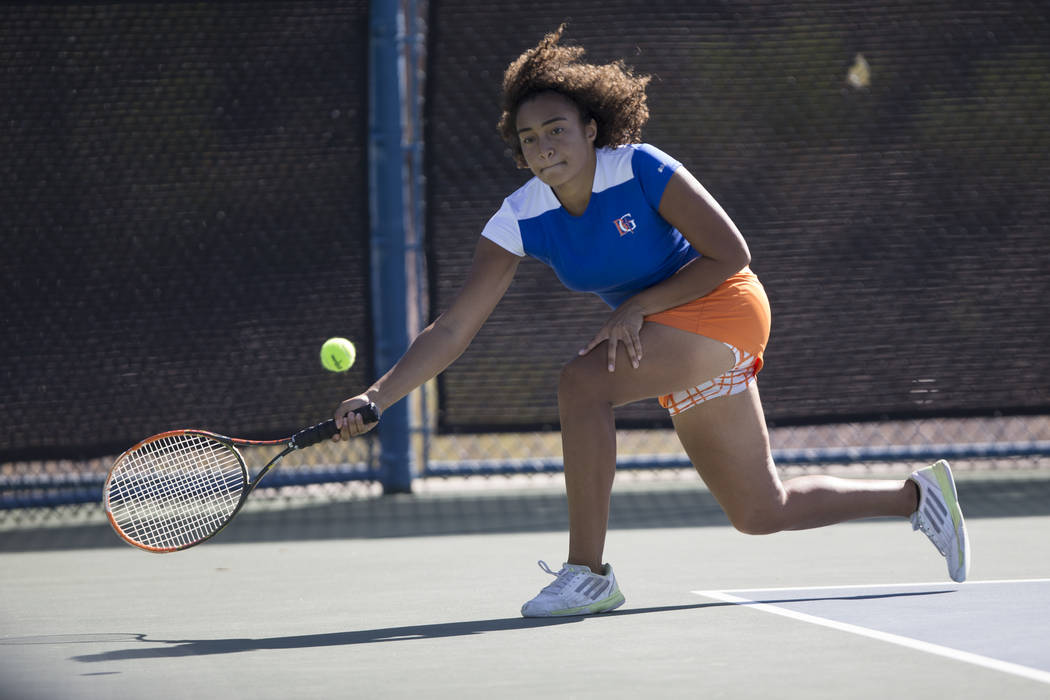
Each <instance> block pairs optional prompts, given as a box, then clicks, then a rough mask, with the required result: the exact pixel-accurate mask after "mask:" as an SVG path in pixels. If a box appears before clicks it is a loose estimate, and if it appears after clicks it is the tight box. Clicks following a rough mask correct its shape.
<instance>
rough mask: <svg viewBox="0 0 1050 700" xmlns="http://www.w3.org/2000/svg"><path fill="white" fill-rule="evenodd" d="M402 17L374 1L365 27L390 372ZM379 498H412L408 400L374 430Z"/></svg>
mask: <svg viewBox="0 0 1050 700" xmlns="http://www.w3.org/2000/svg"><path fill="white" fill-rule="evenodd" d="M404 21H405V18H404V15H403V14H402V13H401V10H400V7H399V2H397V1H396V0H372V3H371V17H370V20H369V80H368V83H369V95H368V140H369V144H368V189H369V219H370V241H371V258H372V281H371V287H372V318H373V336H374V339H375V347H374V351H375V366H376V371H377V372H378V373H379V374H382V373H384V372H386V371H387V370H388V369H390V368H391V367H392V366H393V365H394V364H395V363H396V362H397V360H398V359H399V358H400V357H401V355H402V354H403V353H404V351H405V349H406V348H407V347H408V342H409V337H408V306H407V302H408V299H407V281H408V280H407V272H406V261H407V256H406V253H407V250H406V249H407V246H406V242H407V239H408V236H409V234H410V232H409V229H408V226H406V218H405V213H406V204H408V202H406V201H405V191H406V187H405V184H406V176H407V175H408V172H407V170H406V167H405V160H404V156H403V153H402V134H403V131H404V126H405V124H404V121H403V110H402V107H403V103H404V99H405V96H404V94H403V92H402V90H403V86H404V85H405V81H404V77H405V76H404V70H405V68H404V66H403V63H402V61H401V56H400V53H401V47H402V46H403V43H404V40H405V26H404ZM377 430H378V431H379V443H380V457H379V464H380V471H381V474H382V481H383V491H384V493H407V492H409V491H411V490H412V460H411V426H410V412H409V402H408V401H407V400H405V401H400V402H399V403H397V404H395V405H393V406H391V407H389V408H388V409H387V410H386V411H385V412H384V413H383V418H382V421H381V422H380V425H379V428H378V429H377Z"/></svg>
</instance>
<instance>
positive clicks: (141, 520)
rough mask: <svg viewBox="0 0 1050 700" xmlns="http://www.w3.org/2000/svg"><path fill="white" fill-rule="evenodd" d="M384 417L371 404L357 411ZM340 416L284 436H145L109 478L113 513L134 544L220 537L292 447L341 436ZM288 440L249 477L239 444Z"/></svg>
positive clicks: (157, 548)
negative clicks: (338, 434)
mask: <svg viewBox="0 0 1050 700" xmlns="http://www.w3.org/2000/svg"><path fill="white" fill-rule="evenodd" d="M354 412H355V413H357V414H359V415H360V416H361V418H362V419H364V421H365V423H366V424H367V423H377V422H378V421H379V413H378V409H377V408H376V405H375V404H373V403H370V404H368V405H365V406H361V407H360V408H356V409H354ZM337 432H339V431H338V429H337V428H336V427H335V421H334V420H327V421H325V422H324V423H319V424H317V425H315V426H313V427H310V428H306V429H304V430H300V431H299V432H298V433H296V434H295V435H293V436H292V437H290V438H286V439H284V440H242V439H239V438H231V437H226V436H225V435H216V434H215V433H209V432H206V431H203V430H172V431H169V432H166V433H160V434H158V435H154V436H153V437H149V438H146V439H145V440H143V441H142V442H140V443H138V444H137V445H135V446H134V447H132V448H131V449H129V450H128V451H127V452H125V453H124V454H122V455H121V456H120V457H118V458H117V461H116V463H115V464H114V465H113V468H112V469H110V471H109V476H108V477H106V485H105V487H104V488H103V492H102V499H103V503H104V504H105V507H106V516H107V517H108V518H109V523H110V525H112V526H113V529H114V530H116V532H117V534H118V535H119V536H120V538H121V539H123V540H124V541H125V542H127V543H128V544H130V545H133V546H135V547H139V548H141V549H145V550H147V551H149V552H177V551H179V550H182V549H186V548H188V547H192V546H194V545H197V544H200V543H201V542H204V541H206V540H208V539H210V538H211V537H214V536H215V535H216V534H217V533H218V532H219V531H220V530H222V529H223V528H224V527H226V525H228V524H229V522H230V521H231V520H232V519H233V517H234V516H235V515H237V513H238V512H239V511H240V509H241V507H242V506H243V505H244V502H245V501H246V500H248V496H249V495H251V492H252V491H253V490H255V487H256V486H258V485H259V481H260V480H261V479H262V478H263V477H264V476H266V474H267V472H269V471H270V470H271V469H273V468H274V466H276V465H277V463H278V462H280V461H281V459H283V458H284V456H285V455H287V454H288V453H290V452H294V451H295V450H300V449H302V448H304V447H309V446H310V445H316V444H317V443H319V442H321V441H322V440H327V439H328V438H330V437H332V436H333V435H335V434H336V433H337ZM266 445H271V446H281V445H283V446H284V449H283V450H282V451H281V452H280V454H278V455H277V456H276V457H274V458H273V459H271V460H270V461H269V462H268V463H267V464H266V466H264V467H263V468H262V469H261V470H260V471H259V473H258V475H256V477H255V480H254V481H253V480H251V479H250V475H249V473H248V467H247V466H246V465H245V463H244V458H243V457H242V456H241V453H240V452H238V451H237V447H238V446H266Z"/></svg>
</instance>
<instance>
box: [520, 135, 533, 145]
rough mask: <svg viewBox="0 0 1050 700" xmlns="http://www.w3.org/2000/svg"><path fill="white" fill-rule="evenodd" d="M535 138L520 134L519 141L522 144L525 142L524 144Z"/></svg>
mask: <svg viewBox="0 0 1050 700" xmlns="http://www.w3.org/2000/svg"><path fill="white" fill-rule="evenodd" d="M535 140H536V137H535V136H522V137H521V142H522V144H525V145H527V144H530V143H532V142H533V141H535Z"/></svg>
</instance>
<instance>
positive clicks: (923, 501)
mask: <svg viewBox="0 0 1050 700" xmlns="http://www.w3.org/2000/svg"><path fill="white" fill-rule="evenodd" d="M910 478H911V480H912V481H914V482H915V484H916V485H917V486H918V487H919V509H918V510H916V511H915V513H913V514H912V516H911V526H912V529H913V530H922V532H923V533H924V534H925V535H926V536H927V537H929V538H930V541H931V542H933V546H935V547H936V548H937V551H938V552H940V553H941V554H942V555H944V558H945V559H947V560H948V575H949V576H951V577H952V580H953V581H958V582H959V583H962V582H963V581H965V580H966V575H967V574H968V573H969V571H970V539H969V537H968V536H967V534H966V524H965V523H964V522H963V514H962V509H961V508H960V507H959V494H958V492H956V490H955V479H954V478H952V470H951V468H950V467H949V466H948V463H947V462H946V461H944V460H943V459H942V460H940V461H939V462H937V463H936V464H934V465H933V466H929V467H926V468H925V469H920V470H919V471H917V472H915V473H914V474H912V475H911V477H910Z"/></svg>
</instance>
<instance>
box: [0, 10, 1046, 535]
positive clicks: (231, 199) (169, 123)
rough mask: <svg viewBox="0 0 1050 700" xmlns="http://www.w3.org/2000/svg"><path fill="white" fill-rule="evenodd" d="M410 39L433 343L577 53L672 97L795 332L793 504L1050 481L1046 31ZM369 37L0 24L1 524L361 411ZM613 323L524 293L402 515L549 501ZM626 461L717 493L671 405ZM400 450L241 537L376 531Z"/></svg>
mask: <svg viewBox="0 0 1050 700" xmlns="http://www.w3.org/2000/svg"><path fill="white" fill-rule="evenodd" d="M424 14H426V15H427V21H426V25H427V26H426V63H425V74H426V76H425V77H426V81H425V93H424V97H425V102H424V109H425V124H426V126H425V142H426V152H425V170H426V181H425V184H426V190H425V191H426V216H425V221H426V241H427V243H426V245H427V272H428V276H429V280H428V285H427V287H428V288H427V289H426V290H419V291H422V292H425V293H426V296H428V297H429V301H430V317H431V318H433V317H434V316H435V315H436V314H437V313H438V312H440V311H441V310H442V309H443V308H445V307H446V306H447V305H448V303H449V301H450V299H451V297H452V295H453V294H454V293H455V291H456V290H457V289H458V287H459V284H460V283H461V282H462V280H463V278H464V276H465V274H466V271H467V269H468V267H469V264H470V259H471V255H472V252H473V248H474V244H475V242H476V239H477V235H478V232H479V231H480V230H481V227H482V226H483V224H484V222H485V221H486V219H487V218H488V217H489V216H490V215H491V214H492V213H493V212H494V211H495V210H496V208H498V206H499V202H500V201H501V199H502V198H503V197H504V196H506V195H507V194H508V193H510V192H511V191H512V190H514V189H515V188H516V187H517V186H519V185H520V184H521V183H522V182H523V181H524V179H525V174H523V173H522V172H520V171H517V170H515V168H514V167H513V164H512V162H511V160H510V158H509V157H508V153H507V152H506V150H505V147H504V146H503V144H502V143H501V142H500V140H499V139H498V137H497V135H496V133H495V123H496V120H497V119H498V116H499V113H498V109H499V107H498V89H499V81H500V78H501V75H502V70H503V68H504V67H505V66H506V64H507V62H508V61H510V60H511V59H512V58H514V57H515V56H517V55H518V54H519V53H520V52H521V51H522V50H524V49H526V48H528V47H529V46H531V45H534V44H535V42H536V41H537V40H538V39H539V38H540V37H541V36H542V35H543V34H544V33H546V32H549V31H551V30H553V29H554V28H555V27H557V26H558V24H560V23H561V22H563V21H566V20H568V21H569V29H568V32H567V34H566V41H567V42H569V43H579V44H581V45H583V46H585V47H586V48H587V50H588V55H589V57H590V58H591V59H593V60H596V61H610V60H615V59H618V58H624V59H625V60H626V62H627V63H628V64H630V65H632V66H634V67H635V69H636V70H637V71H638V72H642V73H648V74H651V75H652V76H653V80H652V83H651V85H650V91H649V94H650V107H651V111H652V115H653V116H652V119H651V122H650V124H649V126H648V128H647V130H646V132H645V134H644V138H645V140H646V141H648V142H651V143H653V144H655V145H657V146H658V147H660V148H662V149H664V150H666V151H668V152H669V153H671V154H673V155H674V156H676V157H677V158H679V159H680V160H682V161H683V162H684V163H685V164H686V166H687V167H688V168H689V169H690V170H691V171H692V172H693V173H694V174H696V175H697V176H698V178H699V179H700V180H701V181H702V182H704V184H705V185H706V186H707V187H708V189H710V190H711V191H712V192H713V193H714V194H715V195H716V197H717V198H718V199H719V200H720V202H721V203H722V204H723V205H724V206H725V208H726V209H727V210H728V211H729V213H730V214H731V216H733V218H734V220H735V221H736V222H737V224H738V225H739V226H740V228H741V230H742V231H743V232H744V234H745V237H746V238H747V239H748V242H749V245H750V247H751V251H752V256H753V259H754V264H753V268H754V269H755V270H756V272H758V274H759V275H760V277H761V278H762V280H763V282H764V283H765V285H766V288H767V290H768V292H769V294H770V298H771V303H772V306H773V315H774V321H773V335H772V339H771V343H770V347H769V350H768V353H767V356H766V360H767V365H766V369H764V370H763V372H762V374H761V375H760V385H761V387H762V391H763V397H764V401H765V405H766V410H767V418H768V420H769V423H770V425H771V439H772V442H773V447H774V449H775V451H776V456H777V458H778V461H779V463H780V466H781V468H782V469H784V470H785V471H792V470H810V469H820V470H834V469H839V468H849V469H851V470H853V471H854V472H858V471H859V473H875V472H892V473H895V474H904V473H907V470H908V469H909V468H912V467H913V466H915V465H916V464H918V463H919V462H921V461H922V459H923V458H925V457H926V456H927V455H933V454H935V453H938V451H942V452H952V455H951V456H952V459H953V464H955V465H956V466H957V467H958V468H959V469H961V470H963V471H965V470H968V469H972V470H977V469H982V470H986V469H992V470H1017V469H1021V470H1025V471H1029V472H1031V471H1041V470H1043V469H1045V468H1046V467H1047V464H1046V459H1047V457H1046V455H1047V453H1048V452H1050V449H1047V441H1050V374H1048V369H1047V364H1046V363H1045V362H1043V361H1042V360H1041V357H1040V354H1039V353H1040V351H1041V348H1042V347H1043V346H1045V345H1047V344H1048V343H1050V335H1048V333H1050V331H1048V330H1047V329H1048V324H1047V323H1046V319H1047V315H1046V311H1045V308H1044V304H1043V299H1045V298H1046V297H1047V296H1048V294H1050V275H1047V273H1046V270H1047V269H1050V246H1047V245H1046V241H1047V237H1046V224H1045V222H1046V221H1047V219H1048V217H1050V166H1048V164H1047V160H1046V158H1045V157H1044V154H1045V153H1046V152H1047V151H1048V150H1050V122H1048V120H1047V119H1046V116H1045V106H1046V105H1047V104H1050V82H1048V79H1047V76H1048V75H1050V42H1048V40H1047V37H1048V36H1050V32H1048V29H1050V27H1048V18H1047V16H1046V13H1045V12H1044V11H1043V8H1042V6H1041V4H1040V3H1037V2H1032V1H1029V2H1022V1H1019V0H998V1H997V2H992V3H987V2H969V1H967V2H949V1H948V0H919V1H917V2H898V1H896V0H884V1H883V2H877V3H865V4H863V5H851V4H846V5H843V4H842V3H832V2H816V3H808V4H806V5H805V6H797V5H791V4H784V3H781V2H774V1H773V0H753V1H750V2H744V1H739V2H728V3H717V4H714V3H696V2H692V1H691V0H688V1H687V0H671V1H669V2H666V3H659V4H657V5H653V4H652V3H648V4H646V3H640V2H638V1H637V0H605V1H603V2H597V1H593V0H579V1H578V2H574V3H572V4H571V6H569V7H568V8H567V7H566V5H565V3H554V2H546V1H545V0H539V1H537V2H533V3H528V4H527V5H526V4H522V5H520V6H519V5H514V4H511V5H507V4H503V5H499V6H487V5H483V4H479V3H476V2H470V1H468V0H442V1H434V0H432V1H431V2H430V3H429V6H428V7H427V8H426V12H425V13H424ZM368 23H369V6H368V3H367V2H364V1H363V0H362V1H360V2H345V1H342V0H341V1H340V2H308V1H304V2H273V3H263V4H259V3H243V2H232V3H166V2H151V3H145V2H144V3H120V4H97V5H95V4H90V3H45V4H40V3H21V4H19V3H10V4H6V5H4V6H3V7H2V8H0V65H2V66H3V69H2V70H0V90H2V91H3V93H4V95H5V99H4V100H3V101H0V120H2V124H3V126H4V128H3V129H2V130H0V183H2V184H3V187H2V188H0V211H2V212H3V214H2V217H3V236H4V242H5V244H6V250H7V252H8V258H9V260H11V261H13V263H14V264H13V265H11V266H10V268H9V271H8V272H7V273H5V274H4V275H3V276H2V280H0V305H2V311H3V319H4V324H5V331H6V332H5V333H4V334H0V359H2V364H0V380H2V382H3V398H2V399H0V419H2V422H3V425H4V426H5V430H4V431H3V432H2V433H0V500H2V503H3V506H4V508H5V509H7V514H5V515H4V516H3V517H4V518H5V519H6V520H7V521H8V522H13V521H18V522H34V523H36V522H46V521H48V520H49V519H50V518H52V517H53V516H55V515H62V514H65V515H68V514H69V512H70V511H74V512H82V513H84V514H87V515H88V516H90V517H95V515H97V503H96V502H97V498H98V487H99V485H100V483H101V479H102V477H103V475H104V474H105V472H106V471H107V469H108V467H109V464H110V463H111V462H112V459H113V457H114V456H115V455H116V454H118V453H119V452H120V451H121V450H123V449H124V448H126V447H127V446H128V445H130V444H132V443H133V442H135V441H137V440H138V439H140V438H142V437H143V436H145V435H148V434H151V433H155V432H159V431H160V430H166V429H170V428H173V427H184V426H189V425H195V426H202V427H207V428H209V429H211V430H215V431H217V432H222V433H228V434H236V435H245V436H251V437H260V438H263V437H277V436H280V435H284V434H291V432H294V430H295V429H297V428H299V427H302V426H303V425H307V424H310V423H313V422H316V421H317V420H319V419H322V418H324V417H326V416H327V415H328V414H329V413H330V412H331V409H332V407H333V406H334V405H335V404H336V403H337V402H338V401H339V400H341V399H342V398H345V396H346V395H349V394H350V393H352V392H356V391H357V390H360V389H361V388H363V387H365V386H367V384H368V383H369V382H370V381H371V380H372V379H373V377H374V373H375V367H374V366H372V363H371V361H370V355H371V352H369V351H368V350H367V349H369V348H371V347H373V345H374V340H375V338H374V337H373V328H374V327H375V323H374V319H372V318H371V315H370V306H369V303H368V299H369V295H370V293H371V292H370V274H371V269H370V266H371V262H370V258H369V241H368V230H369V227H368V216H369V209H368V198H369V192H368V182H367V167H366V166H367V161H368V133H367V115H368V107H369V106H368V104H367V99H368V94H369V85H368V75H367V71H366V67H367V61H368V56H367V47H368V42H369V36H368ZM607 313H608V312H607V309H606V308H605V307H604V305H602V304H601V303H600V302H599V301H598V300H597V299H592V298H589V297H586V296H580V295H573V294H571V293H569V292H566V291H564V290H563V289H561V287H560V284H559V283H558V282H557V280H556V279H555V278H554V276H553V274H552V273H551V272H550V271H549V270H548V269H547V268H546V267H544V266H542V265H540V264H539V263H534V262H531V261H526V262H525V263H523V264H522V266H521V271H520V273H519V276H518V279H517V280H516V281H515V282H514V284H513V285H512V287H511V289H510V291H509V292H508V295H507V297H506V298H505V299H504V301H503V302H502V303H501V305H500V306H499V307H498V309H497V311H496V313H495V314H494V315H493V317H492V319H491V321H490V322H489V324H488V325H487V326H486V327H485V328H484V329H483V330H482V332H481V333H480V334H479V336H478V338H477V340H476V341H475V343H474V344H473V346H472V347H471V348H470V349H469V350H468V352H467V354H466V355H465V356H464V357H463V358H462V359H461V360H460V361H459V362H457V363H456V364H455V365H453V367H452V368H450V369H449V370H448V371H447V372H446V373H445V374H444V375H442V377H441V378H440V379H439V380H438V382H436V384H435V385H434V386H432V387H431V388H430V393H429V394H428V401H427V402H426V404H425V405H426V406H427V407H428V408H427V410H426V411H425V412H424V413H425V414H423V415H419V416H417V427H416V429H415V431H414V433H413V445H414V453H415V455H416V458H415V460H416V463H415V464H414V465H413V468H414V472H415V474H416V476H417V477H419V478H418V480H417V482H416V486H415V488H416V489H417V490H420V491H426V490H439V489H442V488H462V489H470V488H478V487H493V486H496V487H499V486H501V485H504V484H511V483H513V484H519V483H525V484H536V485H543V484H547V483H549V481H550V480H551V479H554V480H556V479H557V478H558V477H557V472H558V470H559V468H560V445H559V440H558V435H557V432H556V430H555V429H556V427H557V413H556V405H555V390H554V389H555V386H556V382H557V375H558V372H559V371H560V368H561V366H562V364H563V363H564V362H565V361H566V360H567V359H569V358H571V357H572V356H573V354H574V352H575V350H576V348H577V347H578V346H579V345H580V344H581V343H582V342H584V341H585V340H586V339H587V338H589V337H590V336H591V334H592V333H593V331H594V329H596V328H597V327H599V326H600V324H601V322H602V320H603V319H604V317H605V315H606V314H607ZM334 335H340V336H347V337H350V338H352V339H354V341H355V342H356V343H357V345H358V347H359V348H360V349H362V350H363V351H362V352H360V353H359V356H360V359H359V361H358V363H357V365H356V366H355V367H354V368H353V369H352V370H351V372H350V373H348V374H346V375H331V374H328V373H325V372H324V371H323V370H321V369H320V367H319V365H318V362H317V357H316V353H317V349H318V348H319V346H320V344H321V342H322V341H323V340H324V339H325V338H327V337H329V336H334ZM479 397H485V398H484V400H482V399H481V398H479ZM618 425H619V427H620V428H621V431H620V461H621V467H622V468H623V470H624V476H625V477H626V478H634V479H657V480H658V479H679V478H682V477H683V476H685V475H686V474H689V478H692V479H695V476H692V475H691V473H690V470H689V469H688V466H687V465H686V464H685V463H684V457H683V455H682V452H681V450H680V448H679V447H678V443H677V439H676V438H675V437H674V435H673V433H672V432H671V431H670V430H669V421H668V420H667V418H666V415H665V414H664V413H663V412H662V411H661V409H659V407H658V406H657V405H656V403H655V401H649V402H641V403H639V404H636V405H633V406H630V407H625V408H624V409H622V410H621V411H619V413H618ZM960 447H963V448H966V451H965V452H961V453H958V454H955V453H954V452H953V450H958V449H959V448H960ZM379 449H380V447H379V443H378V441H377V440H374V439H372V438H369V439H365V440H361V441H357V442H356V443H354V444H353V445H351V446H347V445H346V444H345V443H343V444H342V445H341V446H340V447H338V448H336V447H333V446H322V447H319V448H316V449H315V450H311V451H309V452H306V453H303V454H302V455H298V456H296V459H297V460H301V461H290V462H288V463H287V464H284V465H282V467H281V470H280V472H279V473H275V474H273V475H271V476H270V477H268V481H271V484H270V485H271V486H282V488H271V489H264V490H263V492H261V493H260V494H259V495H260V496H264V497H263V498H258V499H256V500H257V501H258V502H259V505H258V506H253V507H267V506H266V503H268V502H269V503H273V504H279V503H282V502H285V501H288V500H289V499H291V500H298V499H307V500H309V499H314V498H325V499H339V498H343V497H350V498H357V497H371V496H373V495H375V493H377V488H378V487H377V485H376V481H377V480H380V479H382V476H383V475H382V474H379V473H377V467H376V465H377V464H378V461H377V455H378V453H379ZM282 474H283V476H282ZM282 480H283V481H282ZM265 496H269V497H270V498H269V499H267V498H266V497H265ZM62 503H65V504H68V505H62V506H60V505H59V504H62ZM78 503H79V504H81V505H77V504H78ZM92 514H94V515H92Z"/></svg>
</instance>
